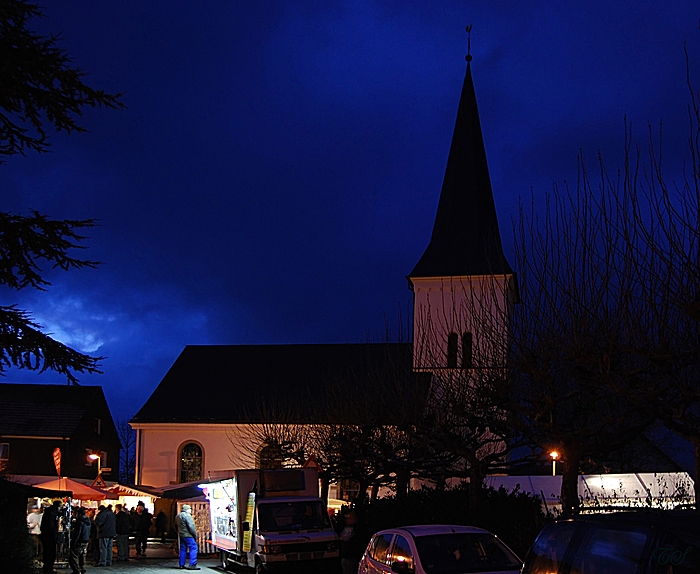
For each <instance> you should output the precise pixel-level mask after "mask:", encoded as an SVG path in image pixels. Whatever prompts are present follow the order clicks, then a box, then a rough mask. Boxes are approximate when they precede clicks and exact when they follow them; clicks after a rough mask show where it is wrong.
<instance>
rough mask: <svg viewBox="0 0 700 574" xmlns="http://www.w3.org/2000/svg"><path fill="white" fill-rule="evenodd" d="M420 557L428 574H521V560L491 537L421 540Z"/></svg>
mask: <svg viewBox="0 0 700 574" xmlns="http://www.w3.org/2000/svg"><path fill="white" fill-rule="evenodd" d="M415 543H416V549H417V550H418V557H419V560H420V562H421V564H422V565H423V569H424V570H425V572H426V573H427V574H466V573H468V572H496V571H498V570H519V569H520V566H522V562H521V561H520V559H519V558H518V557H517V556H516V555H515V554H513V553H512V552H511V551H510V550H508V548H506V546H505V545H504V544H503V543H502V542H501V541H500V540H499V539H498V538H496V537H495V536H493V535H492V534H487V533H471V534H470V533H456V532H455V533H449V534H431V535H429V536H417V537H416V538H415Z"/></svg>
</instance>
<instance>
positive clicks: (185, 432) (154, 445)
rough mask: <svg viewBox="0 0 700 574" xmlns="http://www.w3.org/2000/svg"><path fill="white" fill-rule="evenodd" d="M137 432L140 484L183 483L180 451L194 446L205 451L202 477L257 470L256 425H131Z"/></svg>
mask: <svg viewBox="0 0 700 574" xmlns="http://www.w3.org/2000/svg"><path fill="white" fill-rule="evenodd" d="M131 426H132V428H133V429H134V430H135V431H136V436H137V440H136V484H144V485H148V486H165V485H168V484H176V483H179V482H180V464H179V463H180V451H181V449H182V447H183V446H184V445H185V444H187V443H190V442H195V443H197V444H199V445H200V446H201V447H202V459H203V460H202V477H206V476H208V473H210V472H213V471H217V470H226V469H232V468H254V466H255V451H256V450H257V449H258V448H259V446H260V445H258V444H254V443H255V442H256V440H257V439H256V437H255V426H254V425H231V424H192V423H177V424H173V423H131Z"/></svg>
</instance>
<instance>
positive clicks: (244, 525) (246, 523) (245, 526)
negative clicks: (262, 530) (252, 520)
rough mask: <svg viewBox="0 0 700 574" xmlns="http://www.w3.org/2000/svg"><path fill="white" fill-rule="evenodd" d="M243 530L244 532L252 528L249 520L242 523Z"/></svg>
mask: <svg viewBox="0 0 700 574" xmlns="http://www.w3.org/2000/svg"><path fill="white" fill-rule="evenodd" d="M241 530H242V531H243V532H248V531H249V530H250V524H249V523H248V522H244V523H243V524H241Z"/></svg>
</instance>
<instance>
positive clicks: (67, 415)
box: [0, 383, 105, 437]
mask: <svg viewBox="0 0 700 574" xmlns="http://www.w3.org/2000/svg"><path fill="white" fill-rule="evenodd" d="M104 402H105V398H104V394H103V392H102V387H91V386H68V385H32V384H14V383H0V434H2V435H17V436H42V437H44V436H45V437H70V436H71V435H72V434H73V432H74V431H75V430H76V428H77V426H78V424H79V423H80V421H81V419H82V417H83V416H84V415H85V413H86V412H87V411H89V410H90V409H91V408H94V407H96V406H98V405H100V404H101V403H104Z"/></svg>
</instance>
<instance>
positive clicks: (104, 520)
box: [95, 506, 117, 566]
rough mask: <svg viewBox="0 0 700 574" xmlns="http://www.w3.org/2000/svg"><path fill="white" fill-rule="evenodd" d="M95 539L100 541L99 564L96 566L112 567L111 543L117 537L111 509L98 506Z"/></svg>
mask: <svg viewBox="0 0 700 574" xmlns="http://www.w3.org/2000/svg"><path fill="white" fill-rule="evenodd" d="M95 525H96V526H97V539H98V540H99V541H100V562H99V563H98V566H111V565H112V541H113V540H114V537H115V536H116V535H117V524H116V520H115V517H114V512H112V508H111V507H107V508H105V507H104V506H100V512H99V513H98V514H97V516H96V517H95Z"/></svg>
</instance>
